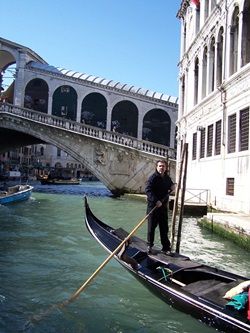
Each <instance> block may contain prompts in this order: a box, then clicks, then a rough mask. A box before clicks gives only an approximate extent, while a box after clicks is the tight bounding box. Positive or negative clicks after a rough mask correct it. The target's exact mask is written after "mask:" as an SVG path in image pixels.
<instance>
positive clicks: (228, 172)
mask: <svg viewBox="0 0 250 333" xmlns="http://www.w3.org/2000/svg"><path fill="white" fill-rule="evenodd" d="M177 17H178V18H179V19H180V20H181V24H182V32H181V55H180V62H179V68H180V72H179V91H180V94H179V115H178V121H177V126H178V133H177V139H178V160H179V161H180V156H181V154H180V152H181V148H182V145H183V143H188V151H189V153H188V167H187V184H186V186H187V188H196V189H207V190H209V193H210V203H211V205H212V206H215V207H217V208H218V209H221V210H227V211H234V212H243V213H247V214H249V213H250V195H249V194H250V191H249V184H250V173H249V167H250V160H249V155H250V151H249V105H250V63H249V62H250V0H200V1H199V0H183V1H182V2H181V6H180V9H179V11H178V13H177Z"/></svg>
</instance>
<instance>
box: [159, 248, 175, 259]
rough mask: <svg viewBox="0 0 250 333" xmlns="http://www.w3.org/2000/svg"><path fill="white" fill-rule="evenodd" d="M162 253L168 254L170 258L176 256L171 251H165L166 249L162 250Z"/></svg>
mask: <svg viewBox="0 0 250 333" xmlns="http://www.w3.org/2000/svg"><path fill="white" fill-rule="evenodd" d="M161 253H162V254H166V255H167V256H170V257H173V256H174V254H173V252H171V250H164V249H162V250H161Z"/></svg>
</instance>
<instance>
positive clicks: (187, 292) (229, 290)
mask: <svg viewBox="0 0 250 333" xmlns="http://www.w3.org/2000/svg"><path fill="white" fill-rule="evenodd" d="M84 200H85V223H86V226H87V229H88V231H89V232H90V234H91V235H92V236H93V237H94V238H95V239H96V240H97V241H98V242H99V243H100V244H101V245H102V246H103V247H104V248H105V249H106V250H107V251H108V252H109V253H110V257H114V258H115V259H116V260H117V261H118V262H119V263H120V264H121V265H122V266H123V267H124V268H126V269H127V270H128V271H129V272H130V273H131V274H132V275H133V276H134V277H135V278H136V279H137V280H138V281H139V282H140V283H142V285H143V286H144V287H146V288H147V289H148V290H149V291H150V292H152V294H153V295H155V296H157V297H158V298H160V299H161V300H163V301H164V302H165V303H167V304H168V305H170V306H171V307H173V308H175V309H176V310H179V311H181V312H184V313H186V314H189V315H191V316H192V317H194V318H196V319H198V320H199V321H200V322H203V323H205V324H207V325H209V326H211V327H214V328H215V329H216V330H218V331H221V332H226V333H236V332H237V333H243V332H244V333H246V332H248V333H249V332H250V320H249V319H248V318H250V308H249V307H250V306H249V293H248V292H249V287H250V279H249V278H247V277H244V276H240V275H237V274H234V273H230V272H227V271H224V270H221V269H218V268H214V267H211V266H208V265H206V264H204V263H199V262H196V261H193V260H191V259H190V258H189V257H187V256H184V255H181V254H178V253H173V254H172V255H171V256H170V255H166V254H162V253H161V252H160V249H159V248H155V252H154V253H153V254H148V253H147V244H146V242H145V241H144V240H142V239H140V238H138V237H137V236H134V235H131V233H130V234H129V233H128V232H126V231H125V230H124V229H122V228H118V229H115V228H112V227H111V226H108V225H107V224H105V223H104V222H102V221H100V220H99V219H98V218H97V217H96V216H95V215H94V214H93V213H92V211H91V209H90V207H89V204H88V200H87V198H86V197H85V199H84ZM225 297H226V298H225Z"/></svg>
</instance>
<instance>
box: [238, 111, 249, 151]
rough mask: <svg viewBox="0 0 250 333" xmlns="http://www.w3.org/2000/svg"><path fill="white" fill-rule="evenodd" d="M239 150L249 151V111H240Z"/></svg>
mask: <svg viewBox="0 0 250 333" xmlns="http://www.w3.org/2000/svg"><path fill="white" fill-rule="evenodd" d="M239 145H240V146H239V150H240V151H244V150H248V149H249V109H247V110H242V111H240V138H239Z"/></svg>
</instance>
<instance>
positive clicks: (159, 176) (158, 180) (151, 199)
mask: <svg viewBox="0 0 250 333" xmlns="http://www.w3.org/2000/svg"><path fill="white" fill-rule="evenodd" d="M174 189H175V184H174V183H173V181H172V179H171V178H170V177H169V175H168V173H167V162H166V161H165V160H160V161H157V163H156V170H155V172H154V173H153V174H152V175H151V176H150V177H149V178H148V180H147V182H146V188H145V193H146V195H147V213H149V212H150V211H151V210H152V208H154V207H155V206H157V207H158V209H156V210H155V211H154V212H153V213H152V214H150V215H149V217H148V233H147V243H148V253H152V252H153V250H152V248H153V246H154V239H155V229H156V227H157V226H159V231H160V239H161V244H162V253H164V254H168V255H171V248H170V241H169V238H168V230H169V228H168V194H169V193H170V192H172V191H173V190H174Z"/></svg>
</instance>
